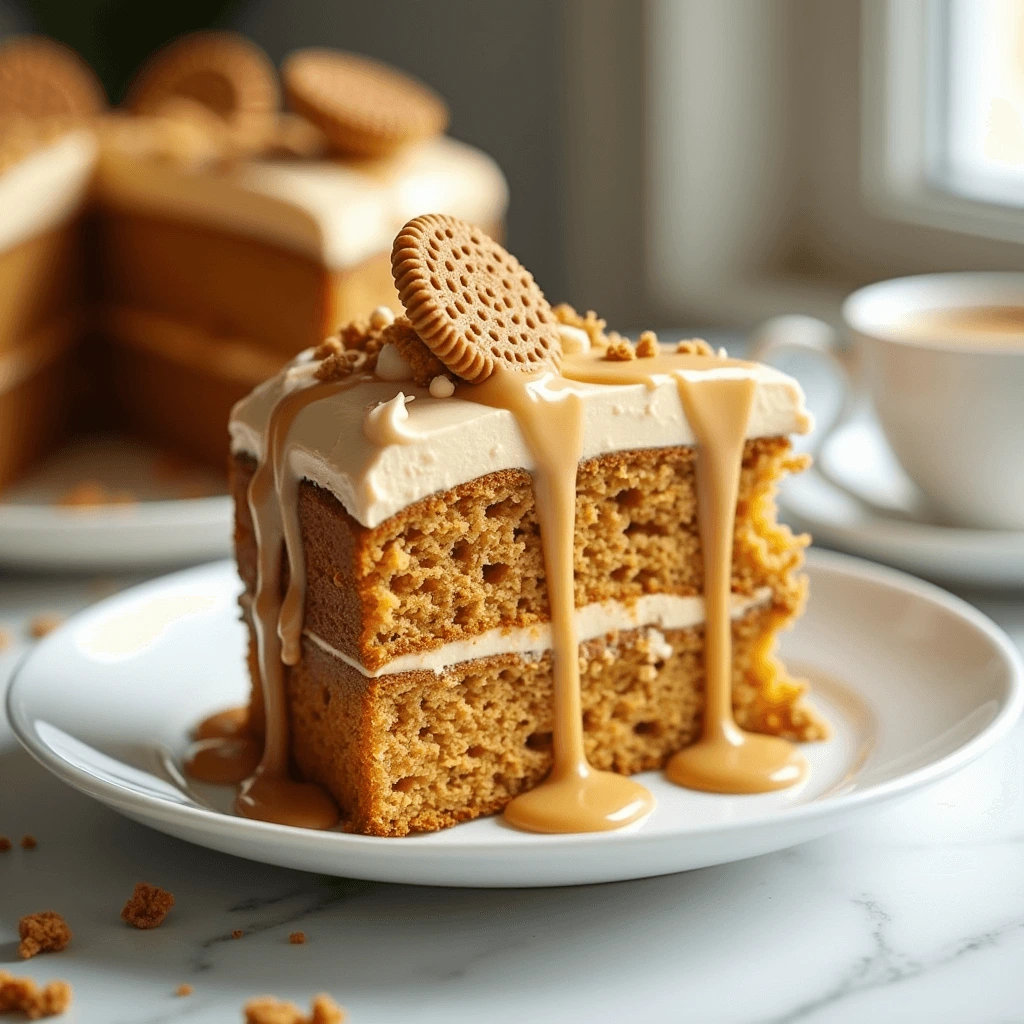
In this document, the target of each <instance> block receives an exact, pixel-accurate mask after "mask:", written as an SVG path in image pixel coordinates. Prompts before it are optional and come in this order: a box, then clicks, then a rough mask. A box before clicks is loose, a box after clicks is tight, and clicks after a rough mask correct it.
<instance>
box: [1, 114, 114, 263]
mask: <svg viewBox="0 0 1024 1024" xmlns="http://www.w3.org/2000/svg"><path fill="white" fill-rule="evenodd" d="M96 148H97V147H96V140H95V138H94V137H93V135H92V134H91V133H90V132H85V131H79V132H71V133H69V134H68V135H65V136H64V137H63V138H61V139H59V140H58V141H57V142H54V143H53V144H51V145H49V146H46V147H44V148H42V149H39V150H37V151H36V152H34V153H31V154H30V155H29V156H27V157H26V158H25V159H24V160H22V161H20V162H19V163H17V164H15V165H14V166H13V167H10V168H8V169H7V170H6V171H4V172H3V173H0V252H6V251H7V250H8V249H13V248H14V247H15V246H16V245H18V244H19V243H21V242H24V241H25V240H26V239H28V238H34V237H35V236H37V235H41V234H44V233H45V232H47V231H50V230H52V229H53V228H56V227H59V226H60V225H61V224H63V223H64V222H65V221H68V220H70V219H71V218H72V217H73V216H74V215H75V214H76V213H78V211H79V209H80V208H81V206H82V203H83V202H84V200H85V195H86V192H87V190H88V188H89V181H90V179H91V178H92V172H93V168H94V166H95V164H96Z"/></svg>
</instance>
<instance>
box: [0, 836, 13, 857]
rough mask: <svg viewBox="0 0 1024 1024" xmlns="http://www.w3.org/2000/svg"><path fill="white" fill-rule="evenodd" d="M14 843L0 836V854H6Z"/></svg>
mask: <svg viewBox="0 0 1024 1024" xmlns="http://www.w3.org/2000/svg"><path fill="white" fill-rule="evenodd" d="M12 846H14V843H12V842H11V841H10V839H8V838H7V836H0V853H7V852H8V851H9V850H10V849H11V847H12Z"/></svg>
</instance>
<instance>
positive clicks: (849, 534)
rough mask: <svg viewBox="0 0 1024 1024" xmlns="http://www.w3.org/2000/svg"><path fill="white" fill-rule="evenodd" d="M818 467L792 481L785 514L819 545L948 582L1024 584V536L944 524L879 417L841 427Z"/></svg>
mask: <svg viewBox="0 0 1024 1024" xmlns="http://www.w3.org/2000/svg"><path fill="white" fill-rule="evenodd" d="M819 463H820V469H816V468H812V469H810V470H809V471H808V472H806V473H802V474H800V475H799V476H797V477H794V478H792V479H790V480H787V481H786V483H785V485H784V487H783V489H782V493H781V495H780V499H779V511H780V513H781V515H782V517H783V518H784V519H785V520H786V521H787V522H788V523H789V524H790V525H791V526H793V527H794V528H796V529H799V530H807V531H809V532H810V533H811V535H812V536H813V537H814V539H815V541H817V542H818V543H819V544H825V545H827V546H828V547H830V548H839V549H841V550H843V551H849V552H851V553H853V554H856V555H863V556H865V557H867V558H871V559H874V560H876V561H879V562H886V563H888V564H889V565H894V566H896V567H897V568H899V569H905V570H907V571H908V572H912V573H915V574H917V575H920V576H927V577H929V578H930V579H935V580H941V581H942V582H944V583H952V584H967V585H970V586H984V587H991V586H995V587H1020V586H1024V532H1020V531H1009V530H971V529H963V528H960V527H954V526H947V525H944V524H943V523H941V522H940V521H939V520H938V519H937V517H935V516H934V515H933V514H930V513H929V510H928V508H927V505H926V503H925V500H924V498H923V496H922V495H921V494H920V492H918V491H917V488H916V487H915V486H914V484H913V483H912V482H911V481H910V480H909V479H908V478H907V476H906V474H905V473H904V472H903V470H902V469H901V468H900V466H899V464H898V463H897V462H896V458H895V456H894V455H893V454H892V452H891V451H890V450H889V447H888V445H887V444H886V443H885V439H884V437H883V436H882V432H881V429H880V428H879V426H878V424H877V422H876V421H875V419H874V418H873V417H872V416H870V415H863V416H861V417H858V418H857V419H856V420H854V421H853V422H852V423H849V424H847V425H846V426H845V427H842V428H840V429H839V430H837V431H836V433H835V435H834V436H832V437H830V438H829V439H828V441H827V442H826V443H825V446H824V448H823V450H822V452H821V454H820V456H819Z"/></svg>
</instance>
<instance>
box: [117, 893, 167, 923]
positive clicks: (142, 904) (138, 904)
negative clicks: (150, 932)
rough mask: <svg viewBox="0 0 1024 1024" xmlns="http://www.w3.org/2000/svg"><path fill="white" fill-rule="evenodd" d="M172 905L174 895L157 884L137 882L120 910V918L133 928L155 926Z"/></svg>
mask: <svg viewBox="0 0 1024 1024" xmlns="http://www.w3.org/2000/svg"><path fill="white" fill-rule="evenodd" d="M173 906H174V896H172V895H171V893H169V892H168V891H167V890H166V889H161V888H160V887H159V886H158V885H150V884H149V883H148V882H137V883H136V885H135V891H134V892H133V893H132V895H131V898H130V899H129V900H128V902H127V903H126V904H125V905H124V907H123V908H122V910H121V920H122V921H124V922H125V924H130V925H132V926H133V927H135V928H157V927H159V926H160V925H162V924H163V923H164V918H165V917H167V915H168V913H170V910H171V907H173Z"/></svg>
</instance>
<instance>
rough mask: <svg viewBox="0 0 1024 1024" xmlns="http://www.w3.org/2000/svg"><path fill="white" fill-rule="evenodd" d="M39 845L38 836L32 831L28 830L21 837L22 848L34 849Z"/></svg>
mask: <svg viewBox="0 0 1024 1024" xmlns="http://www.w3.org/2000/svg"><path fill="white" fill-rule="evenodd" d="M38 845H39V843H38V842H36V837H35V836H34V835H32V833H31V832H26V833H25V835H23V836H22V837H21V848H22V849H23V850H34V849H35V848H36V847H37V846H38Z"/></svg>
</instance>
